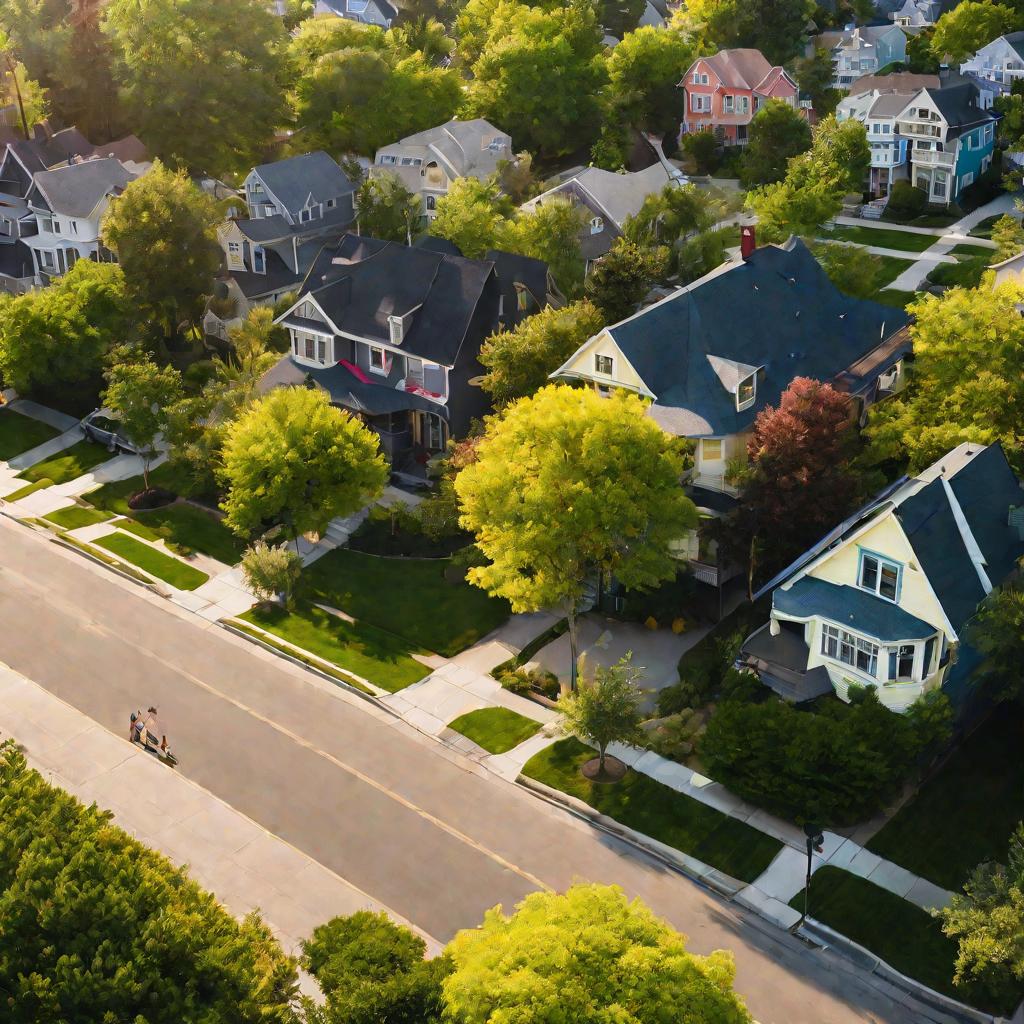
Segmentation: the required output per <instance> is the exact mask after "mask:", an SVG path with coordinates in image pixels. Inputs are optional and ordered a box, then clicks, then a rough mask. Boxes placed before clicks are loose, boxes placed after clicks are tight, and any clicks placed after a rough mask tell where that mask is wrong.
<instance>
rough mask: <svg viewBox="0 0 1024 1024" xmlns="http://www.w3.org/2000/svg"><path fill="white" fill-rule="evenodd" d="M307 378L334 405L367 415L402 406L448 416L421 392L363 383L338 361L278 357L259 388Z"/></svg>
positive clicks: (304, 380) (384, 412) (397, 410)
mask: <svg viewBox="0 0 1024 1024" xmlns="http://www.w3.org/2000/svg"><path fill="white" fill-rule="evenodd" d="M307 378H309V379H312V380H313V381H314V382H315V383H316V384H317V386H318V387H321V388H323V389H324V391H326V392H327V393H328V395H330V398H331V402H332V403H333V404H334V405H341V406H344V407H345V408H346V409H351V410H353V411H354V412H361V413H365V414H366V415H367V416H382V415H384V414H386V413H389V412H402V411H403V410H406V409H422V410H423V411H425V412H432V413H436V414H437V415H438V416H442V417H444V418H445V419H447V418H448V410H447V408H446V407H445V406H444V405H439V404H438V403H437V402H432V401H431V400H430V399H429V398H424V397H423V396H422V395H414V394H410V393H409V392H408V391H399V390H398V389H397V388H389V387H386V386H385V385H383V384H374V383H369V384H366V383H363V382H362V381H361V380H358V379H357V378H356V377H355V376H354V375H353V374H352V373H351V372H350V371H349V370H347V369H346V368H345V367H344V366H341V365H339V364H335V365H334V366H325V367H322V368H321V367H311V366H302V365H300V364H299V363H298V362H296V361H295V360H294V359H293V358H292V357H291V356H290V355H286V356H282V357H281V359H280V361H279V362H277V363H275V364H274V365H273V366H272V367H271V368H270V369H269V370H268V371H267V372H266V373H265V374H264V375H263V378H262V379H261V381H260V390H261V391H269V390H270V389H271V388H276V387H282V386H292V387H295V386H298V385H301V384H304V383H305V382H306V380H307Z"/></svg>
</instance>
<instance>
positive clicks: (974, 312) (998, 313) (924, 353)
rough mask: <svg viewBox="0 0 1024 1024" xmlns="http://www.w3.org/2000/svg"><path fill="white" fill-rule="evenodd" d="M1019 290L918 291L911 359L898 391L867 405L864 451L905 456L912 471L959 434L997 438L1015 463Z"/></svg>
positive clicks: (1022, 410) (1023, 337)
mask: <svg viewBox="0 0 1024 1024" xmlns="http://www.w3.org/2000/svg"><path fill="white" fill-rule="evenodd" d="M1018 302H1020V291H1019V290H1018V289H1017V288H1016V287H1015V286H1014V285H1012V284H1006V285H1002V286H1000V287H999V288H996V289H992V288H990V287H986V286H985V285H984V284H983V286H982V287H981V288H976V289H968V288H952V289H950V290H949V291H947V292H945V294H943V295H941V296H938V297H937V296H934V295H925V296H923V297H922V298H921V299H919V300H918V301H917V302H915V303H914V304H913V305H911V306H910V307H908V312H909V313H910V314H911V315H912V316H913V317H914V323H913V325H912V326H911V328H910V334H911V338H912V339H913V342H914V362H913V364H912V366H911V369H910V382H909V384H908V386H907V388H906V390H905V391H903V392H902V393H901V394H899V395H897V396H896V397H895V398H893V399H890V400H889V401H887V402H882V403H880V404H878V405H876V406H873V407H872V412H871V416H870V419H869V421H868V427H867V433H868V436H869V437H870V439H871V445H870V448H869V455H871V456H872V457H873V458H874V459H875V460H877V461H879V462H880V461H884V460H888V459H896V460H899V461H909V465H910V469H911V470H912V471H918V470H921V469H923V468H924V467H925V466H929V465H931V463H932V462H934V461H935V460H936V459H938V458H939V457H940V456H942V455H944V454H945V453H946V452H948V451H949V450H950V449H951V448H955V447H956V446H957V445H958V444H961V443H962V442H964V441H972V442H974V443H976V444H991V443H992V442H993V441H1002V442H1003V447H1004V448H1005V450H1006V454H1007V457H1008V458H1009V459H1010V461H1011V463H1013V464H1014V465H1015V467H1016V468H1018V470H1019V469H1020V466H1021V460H1020V455H1019V452H1020V444H1021V423H1024V376H1022V374H1021V366H1024V319H1021V316H1020V314H1019V313H1018V312H1017V303H1018Z"/></svg>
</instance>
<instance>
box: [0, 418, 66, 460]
mask: <svg viewBox="0 0 1024 1024" xmlns="http://www.w3.org/2000/svg"><path fill="white" fill-rule="evenodd" d="M59 436H60V431H59V430H55V429H54V428H53V427H51V426H50V425H49V424H47V423H42V422H40V421H39V420H34V419H32V418H31V417H30V416H22V414H21V413H20V412H15V411H14V410H13V409H0V462H7V461H9V460H10V459H13V458H14V456H15V455H21V454H22V453H23V452H28V451H31V450H32V449H33V448H38V447H39V445H41V444H45V443H46V442H47V441H52V440H53V439H54V438H55V437H59Z"/></svg>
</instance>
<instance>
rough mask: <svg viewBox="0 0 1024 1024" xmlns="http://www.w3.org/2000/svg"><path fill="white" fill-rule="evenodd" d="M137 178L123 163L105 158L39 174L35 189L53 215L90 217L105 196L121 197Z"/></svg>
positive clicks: (36, 177) (36, 178) (111, 158)
mask: <svg viewBox="0 0 1024 1024" xmlns="http://www.w3.org/2000/svg"><path fill="white" fill-rule="evenodd" d="M134 177H135V175H134V174H132V172H131V171H129V170H128V169H127V168H126V167H125V166H124V164H122V163H121V161H120V160H115V159H114V158H113V157H104V158H102V159H99V160H85V161H83V162H82V163H79V164H69V165H68V166H67V167H58V168H56V169H55V170H52V171H39V172H38V173H37V174H36V176H35V186H36V188H38V189H39V191H40V192H41V193H42V195H43V198H44V199H45V200H46V202H47V205H48V206H49V207H50V209H51V210H52V211H53V212H54V213H63V214H65V215H66V216H68V217H88V216H89V215H90V214H91V213H92V212H93V211H94V210H95V209H96V207H97V206H98V205H99V203H100V201H101V200H102V199H103V197H104V196H109V195H117V194H119V193H120V192H121V191H123V190H124V187H125V185H127V184H128V182H130V181H131V180H132V179H133V178H134Z"/></svg>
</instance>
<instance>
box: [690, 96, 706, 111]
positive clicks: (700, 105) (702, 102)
mask: <svg viewBox="0 0 1024 1024" xmlns="http://www.w3.org/2000/svg"><path fill="white" fill-rule="evenodd" d="M690 109H691V110H692V111H693V112H694V113H697V114H701V113H704V114H706V113H708V112H710V110H711V97H710V96H691V97H690Z"/></svg>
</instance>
